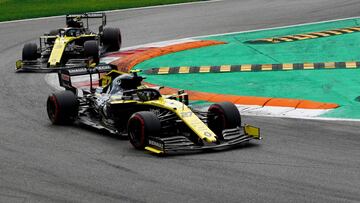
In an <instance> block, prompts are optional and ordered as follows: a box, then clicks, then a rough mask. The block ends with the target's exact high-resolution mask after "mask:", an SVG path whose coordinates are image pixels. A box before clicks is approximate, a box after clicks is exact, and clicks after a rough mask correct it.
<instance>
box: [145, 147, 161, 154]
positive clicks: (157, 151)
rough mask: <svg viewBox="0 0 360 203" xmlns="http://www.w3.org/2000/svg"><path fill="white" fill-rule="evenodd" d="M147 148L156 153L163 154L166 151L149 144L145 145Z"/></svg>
mask: <svg viewBox="0 0 360 203" xmlns="http://www.w3.org/2000/svg"><path fill="white" fill-rule="evenodd" d="M145 149H146V150H148V151H150V152H152V153H155V154H163V153H164V152H163V151H162V150H158V149H155V148H153V147H150V146H147V147H145Z"/></svg>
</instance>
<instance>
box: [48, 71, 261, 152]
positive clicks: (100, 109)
mask: <svg viewBox="0 0 360 203" xmlns="http://www.w3.org/2000/svg"><path fill="white" fill-rule="evenodd" d="M108 71H110V72H108ZM58 74H59V82H60V86H62V87H65V89H66V90H64V91H62V92H57V93H53V94H51V95H50V96H49V97H48V100H47V112H48V116H49V119H50V120H51V122H52V123H53V124H70V123H78V124H85V125H87V126H91V127H94V128H96V129H99V130H107V131H109V132H110V133H114V134H116V135H119V136H120V135H122V136H127V137H128V138H129V140H130V142H131V144H132V145H133V146H134V147H135V148H136V149H140V150H147V151H150V152H152V153H155V154H160V155H164V154H173V153H186V152H195V151H211V150H220V149H225V148H231V147H236V146H239V145H240V144H241V143H243V142H247V141H249V140H252V139H261V137H260V130H259V129H258V128H256V127H253V126H250V125H241V117H240V113H239V111H238V109H237V108H236V106H235V105H234V104H232V103H229V102H221V103H215V104H212V105H211V106H210V107H209V108H208V110H207V111H199V110H196V109H195V108H192V107H191V106H190V105H188V103H189V100H188V96H187V94H186V93H185V92H184V91H179V92H178V94H176V95H162V94H160V92H159V88H149V87H147V86H144V85H142V80H143V79H144V78H143V77H142V76H139V75H138V74H137V72H132V73H131V74H125V73H120V72H118V71H115V70H112V68H111V67H110V66H108V65H106V66H98V67H96V68H93V69H88V68H70V69H63V70H61V71H60V72H59V73H58ZM75 76H80V77H88V76H89V79H90V80H89V85H90V88H75V87H74V85H73V84H72V82H71V78H72V77H75ZM95 76H97V77H99V78H100V79H99V84H100V86H99V87H96V88H94V87H93V82H92V81H93V79H94V77H95Z"/></svg>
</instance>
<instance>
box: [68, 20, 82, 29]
mask: <svg viewBox="0 0 360 203" xmlns="http://www.w3.org/2000/svg"><path fill="white" fill-rule="evenodd" d="M66 25H67V27H76V28H81V27H83V23H82V22H81V20H80V19H78V18H71V19H68V20H67V22H66Z"/></svg>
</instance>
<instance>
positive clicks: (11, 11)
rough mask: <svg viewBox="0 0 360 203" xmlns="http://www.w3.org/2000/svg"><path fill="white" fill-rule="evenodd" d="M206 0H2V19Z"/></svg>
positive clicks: (0, 17)
mask: <svg viewBox="0 0 360 203" xmlns="http://www.w3.org/2000/svg"><path fill="white" fill-rule="evenodd" d="M193 1H204V0H101V1H99V0H83V1H75V2H76V3H74V1H72V0H0V13H1V15H0V21H9V20H19V19H26V18H36V17H46V16H55V15H63V14H72V13H83V12H93V11H103V10H114V9H126V8H136V7H144V6H155V5H165V4H175V3H186V2H193Z"/></svg>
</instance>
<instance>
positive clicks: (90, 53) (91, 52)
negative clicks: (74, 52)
mask: <svg viewBox="0 0 360 203" xmlns="http://www.w3.org/2000/svg"><path fill="white" fill-rule="evenodd" d="M84 55H85V57H91V58H92V59H93V60H94V61H95V63H99V60H100V56H99V44H98V42H97V41H96V40H89V41H86V42H85V43H84Z"/></svg>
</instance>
